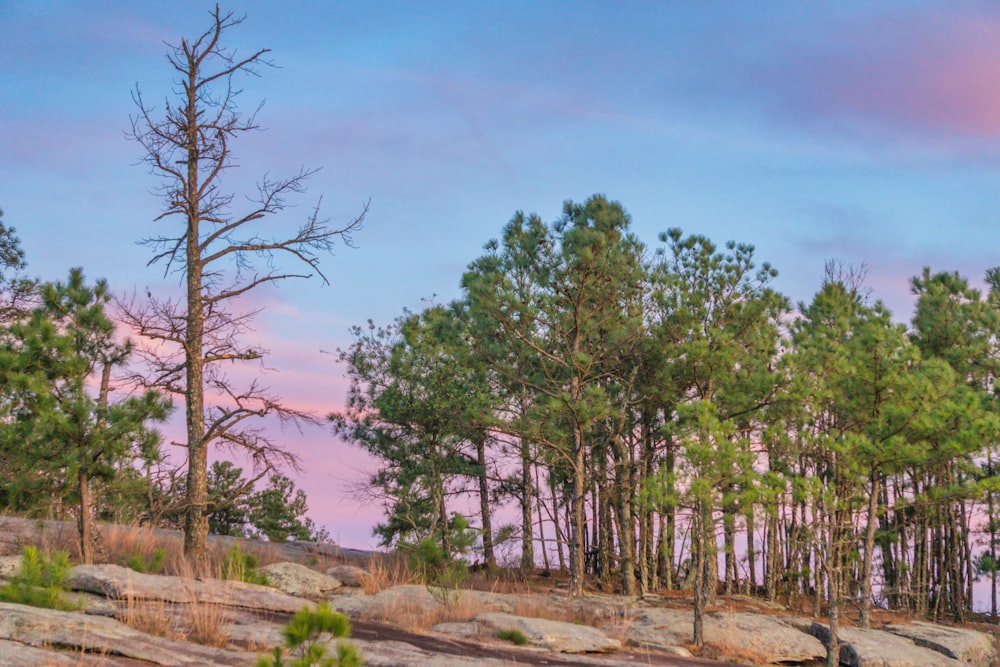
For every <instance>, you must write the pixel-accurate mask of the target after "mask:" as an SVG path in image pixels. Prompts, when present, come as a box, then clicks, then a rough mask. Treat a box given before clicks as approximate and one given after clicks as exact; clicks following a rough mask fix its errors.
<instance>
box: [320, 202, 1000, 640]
mask: <svg viewBox="0 0 1000 667" xmlns="http://www.w3.org/2000/svg"><path fill="white" fill-rule="evenodd" d="M629 227H630V219H629V216H628V214H627V213H626V212H625V210H624V209H623V207H622V206H621V205H620V204H618V203H617V202H613V201H609V200H607V199H606V198H604V197H602V196H594V197H592V198H591V199H589V200H588V201H587V202H586V203H583V204H580V203H573V202H568V203H566V205H565V207H564V211H563V215H562V216H561V217H560V218H559V219H558V220H556V221H555V222H553V223H551V224H547V223H545V222H543V221H542V220H541V219H540V218H539V217H538V216H535V215H525V214H522V213H518V214H516V215H515V216H514V218H513V219H512V220H511V221H510V222H509V223H508V224H507V226H506V227H505V228H504V229H503V233H502V236H501V237H500V238H499V239H496V240H493V241H490V242H489V243H488V244H487V245H486V247H485V253H484V254H483V255H482V256H481V257H479V258H478V259H475V260H474V261H473V262H471V263H470V264H469V266H468V269H467V271H466V272H465V274H464V275H463V276H462V279H461V280H462V283H461V284H462V288H463V292H462V296H461V298H460V299H458V300H456V301H454V302H452V303H449V304H433V305H430V306H429V307H427V308H426V309H424V310H423V311H422V312H419V313H413V312H404V313H403V314H402V315H401V316H400V317H399V318H398V319H397V320H396V321H395V322H393V323H391V324H389V325H387V326H384V327H380V326H377V325H375V324H374V323H369V325H368V326H367V327H364V328H362V327H359V328H356V329H355V330H354V337H355V339H354V343H353V344H352V345H351V346H349V347H348V348H347V349H345V350H342V351H341V359H342V361H343V362H345V363H346V367H347V371H348V374H349V376H350V378H351V381H352V386H351V390H350V395H349V399H348V405H347V406H346V407H345V408H344V409H343V410H342V411H340V412H337V413H335V414H333V415H331V420H332V423H333V425H334V430H335V431H336V433H338V434H339V435H340V436H341V437H343V438H345V439H347V440H348V441H351V442H354V443H356V444H357V445H358V446H360V447H363V448H364V449H365V450H367V451H368V452H370V453H371V454H372V455H374V456H375V457H376V458H377V459H378V461H379V469H378V470H377V471H376V472H375V473H374V474H373V475H372V476H371V478H370V479H369V480H368V483H369V486H370V488H371V489H372V491H373V492H375V493H377V494H378V495H379V496H380V497H381V498H383V500H384V502H385V507H386V519H385V521H384V522H383V523H382V524H380V525H379V526H378V527H377V529H376V532H377V534H378V535H379V536H380V537H381V539H382V540H383V542H384V543H385V544H386V545H393V544H406V543H415V542H417V541H420V540H433V541H434V542H436V543H437V544H439V545H440V548H441V549H442V550H443V551H444V552H445V553H446V554H449V555H457V554H456V552H457V550H458V548H457V547H456V546H455V544H454V541H455V539H456V538H455V525H456V521H459V520H461V519H462V517H461V516H460V513H459V510H460V509H463V508H466V507H469V506H470V505H469V503H470V498H472V499H474V500H473V502H475V507H476V508H477V510H476V511H475V513H474V516H470V517H469V519H470V520H471V521H472V523H474V524H477V525H478V526H479V527H480V529H481V537H482V539H481V550H482V556H483V559H484V561H485V563H486V564H487V565H494V564H495V563H496V561H497V558H498V556H497V554H498V549H499V547H500V546H501V543H503V544H504V545H509V544H510V543H511V542H515V543H516V545H517V549H516V551H515V554H516V553H519V554H520V565H521V567H523V568H529V567H533V566H543V567H546V568H550V569H560V570H565V571H567V572H568V573H569V577H570V590H571V592H573V593H579V592H581V591H582V590H583V586H584V583H585V580H587V578H593V579H595V580H596V581H597V582H600V583H603V584H605V585H610V586H613V587H614V588H616V589H618V590H621V591H622V592H624V593H627V594H635V593H644V592H648V591H655V590H658V589H662V588H681V587H687V588H688V589H693V590H694V592H695V602H696V610H701V609H703V608H704V606H705V605H706V604H707V603H709V602H710V601H711V600H712V599H713V597H714V596H715V595H717V594H718V593H719V592H720V591H724V592H737V591H740V592H750V593H753V594H758V595H763V596H766V597H768V598H770V599H775V598H779V599H783V600H784V599H789V598H793V597H804V598H806V599H809V600H813V601H815V603H817V604H816V608H817V609H818V608H822V607H826V608H829V609H830V610H831V613H832V614H836V613H837V610H838V609H840V608H845V609H847V608H849V609H850V610H851V611H852V613H857V614H858V615H859V617H860V621H861V624H862V625H867V623H868V622H869V618H870V613H871V610H872V608H873V606H877V607H886V608H893V609H905V610H908V611H910V612H912V613H914V614H916V615H919V616H922V617H929V618H936V619H940V618H945V617H951V618H956V619H962V618H963V617H965V616H966V615H967V614H968V613H969V612H970V610H971V609H972V590H973V583H974V582H975V581H976V580H977V579H980V578H983V577H986V578H987V579H991V580H992V582H993V591H994V594H993V603H992V606H993V611H994V613H995V612H996V596H995V580H996V574H997V569H998V566H997V560H996V558H997V557H996V555H995V552H996V543H997V526H998V523H997V521H996V519H995V514H996V512H997V492H998V490H1000V486H998V481H1000V477H998V476H997V475H995V473H994V466H995V465H996V463H995V459H996V454H995V453H994V451H993V448H994V445H995V444H996V443H997V441H998V435H1000V421H998V419H997V409H996V401H995V397H994V392H993V378H994V377H995V375H996V372H997V368H996V363H997V361H998V351H1000V350H998V345H1000V341H998V330H1000V329H998V327H1000V272H997V271H991V272H989V274H988V275H987V276H986V281H987V283H989V285H990V291H989V293H988V294H985V295H984V294H982V293H981V292H980V291H979V290H977V289H974V288H973V287H971V286H970V284H969V282H968V280H967V279H966V278H965V277H963V276H961V275H959V274H958V273H947V272H945V273H934V272H932V271H931V270H930V269H925V270H924V272H923V273H922V274H921V275H919V276H916V277H914V278H913V279H912V282H911V286H912V291H913V294H914V296H915V298H916V307H915V311H914V313H913V317H912V320H911V321H910V324H909V326H905V325H901V324H898V323H896V322H894V321H893V318H892V315H891V313H890V312H889V311H888V310H887V308H886V307H885V305H884V304H883V303H882V302H881V301H878V300H876V299H875V298H874V296H873V295H872V294H871V293H870V289H869V288H868V287H867V286H866V285H865V268H864V267H855V266H850V265H846V264H843V263H839V262H837V261H830V262H828V264H827V266H826V267H825V268H822V269H821V268H820V267H818V268H817V274H818V275H820V274H821V277H822V279H821V282H820V283H819V288H818V290H817V291H816V293H815V295H814V296H813V298H812V300H811V301H810V302H808V303H799V304H797V305H794V306H793V305H792V304H791V303H790V302H789V300H788V299H787V298H786V297H784V296H782V295H781V294H780V293H778V292H777V291H775V289H774V288H773V281H774V279H775V277H776V276H777V272H776V271H775V270H774V269H773V268H772V267H771V266H770V265H769V264H767V263H759V262H758V261H757V259H756V258H755V257H754V248H753V246H751V245H745V244H740V243H728V244H726V246H725V248H724V249H720V248H718V247H716V246H715V245H714V244H713V243H712V242H711V241H710V240H709V239H708V238H705V237H703V236H698V235H691V236H686V235H684V233H682V232H681V231H680V230H678V229H670V230H668V231H667V232H665V233H664V234H662V235H661V236H660V239H659V244H658V245H657V246H656V247H655V248H649V247H647V246H646V245H645V244H644V243H642V242H641V241H640V240H639V239H638V238H636V237H635V236H634V235H633V234H632V233H631V232H630V229H629ZM505 507H506V509H502V508H505ZM510 507H514V508H516V514H514V513H513V512H511V510H510ZM466 511H468V510H466ZM512 516H516V517H517V520H516V522H515V525H513V526H512V525H499V523H500V518H501V517H506V520H507V521H509V520H510V517H512ZM504 553H508V554H509V553H510V552H509V551H505V552H504ZM502 564H504V565H512V564H513V565H517V563H509V562H504V563H502ZM696 619H697V615H696ZM696 624H697V620H696ZM695 631H696V634H697V625H696V629H695Z"/></svg>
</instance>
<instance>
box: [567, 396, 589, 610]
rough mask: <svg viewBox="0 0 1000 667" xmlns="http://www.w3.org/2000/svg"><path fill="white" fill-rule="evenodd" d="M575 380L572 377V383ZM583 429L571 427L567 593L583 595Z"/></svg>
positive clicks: (584, 528) (584, 516)
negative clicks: (570, 522) (571, 466)
mask: <svg viewBox="0 0 1000 667" xmlns="http://www.w3.org/2000/svg"><path fill="white" fill-rule="evenodd" d="M576 382H577V380H575V379H574V383H576ZM584 455H585V452H584V438H583V430H582V429H581V427H580V426H579V425H575V426H574V428H573V498H572V508H571V515H572V524H571V531H570V545H569V594H570V595H571V596H572V597H580V596H581V595H583V578H584V562H583V561H584V552H585V545H584V532H585V531H586V530H587V525H586V511H585V509H586V508H585V505H584V501H585V498H584V493H585V488H586V487H585V486H584V476H585V475H586V467H585V465H584V464H585V461H586V459H585V456H584Z"/></svg>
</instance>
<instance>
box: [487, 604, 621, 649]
mask: <svg viewBox="0 0 1000 667" xmlns="http://www.w3.org/2000/svg"><path fill="white" fill-rule="evenodd" d="M473 621H475V622H476V623H477V624H479V625H481V626H483V628H484V632H483V634H493V635H495V634H496V633H498V632H501V631H518V632H521V633H523V634H524V636H525V637H526V638H527V639H528V643H529V644H531V645H532V646H539V647H541V648H545V649H548V650H550V651H556V652H558V653H610V652H612V651H617V650H619V649H621V647H622V645H621V642H619V641H618V640H617V639H611V638H610V637H608V636H607V635H605V634H604V633H603V632H601V631H600V630H598V629H597V628H592V627H590V626H586V625H577V624H575V623H564V622H562V621H550V620H548V619H545V618H528V617H526V616H513V615H511V614H504V613H500V612H491V613H485V614H477V615H476V616H475V618H474V619H473Z"/></svg>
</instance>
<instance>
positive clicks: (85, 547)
mask: <svg viewBox="0 0 1000 667" xmlns="http://www.w3.org/2000/svg"><path fill="white" fill-rule="evenodd" d="M77 484H78V485H79V490H80V516H78V517H77V525H78V526H79V529H80V560H81V561H83V563H84V564H85V565H90V564H92V563H93V562H94V538H93V534H92V532H93V529H92V527H91V521H92V519H91V514H92V513H93V511H94V508H93V506H92V505H93V501H92V500H91V498H90V483H89V482H88V480H87V467H86V466H81V467H80V473H79V474H78V475H77Z"/></svg>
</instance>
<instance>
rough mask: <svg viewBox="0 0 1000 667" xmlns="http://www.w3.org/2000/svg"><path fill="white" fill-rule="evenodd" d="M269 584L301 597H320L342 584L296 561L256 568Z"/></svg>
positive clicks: (283, 591)
mask: <svg viewBox="0 0 1000 667" xmlns="http://www.w3.org/2000/svg"><path fill="white" fill-rule="evenodd" d="M257 571H258V572H260V573H261V574H263V575H265V576H266V577H267V579H268V581H269V582H270V585H271V586H272V587H274V588H277V589H278V590H279V591H281V592H282V593H287V594H288V595H294V596H295V597H301V598H322V597H323V596H324V595H326V594H327V593H329V592H330V591H335V590H337V589H338V588H340V587H341V586H342V584H341V583H340V580H338V579H335V578H333V577H331V576H329V575H326V574H322V573H320V572H317V571H316V570H310V569H309V568H308V567H306V566H305V565H299V564H298V563H287V562H285V563H273V564H271V565H265V566H264V567H259V568H257Z"/></svg>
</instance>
